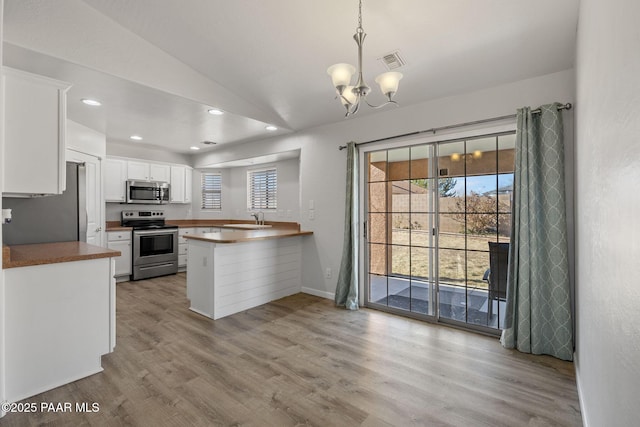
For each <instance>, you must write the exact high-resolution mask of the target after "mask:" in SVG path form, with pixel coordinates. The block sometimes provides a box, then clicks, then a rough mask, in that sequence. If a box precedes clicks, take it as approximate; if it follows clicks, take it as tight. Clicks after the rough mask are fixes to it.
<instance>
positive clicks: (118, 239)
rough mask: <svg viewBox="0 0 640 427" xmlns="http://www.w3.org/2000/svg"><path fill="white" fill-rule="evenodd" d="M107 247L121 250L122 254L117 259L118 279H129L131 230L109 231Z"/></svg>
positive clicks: (119, 280) (116, 274) (121, 280)
mask: <svg viewBox="0 0 640 427" xmlns="http://www.w3.org/2000/svg"><path fill="white" fill-rule="evenodd" d="M107 247H108V248H109V249H113V250H115V251H120V252H121V253H122V255H120V256H119V257H117V258H115V260H116V272H115V276H116V280H117V281H118V282H123V281H127V280H129V276H130V275H131V232H130V231H110V232H108V233H107Z"/></svg>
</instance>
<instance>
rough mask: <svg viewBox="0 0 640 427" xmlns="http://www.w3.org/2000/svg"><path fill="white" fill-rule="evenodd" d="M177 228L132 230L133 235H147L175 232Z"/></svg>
mask: <svg viewBox="0 0 640 427" xmlns="http://www.w3.org/2000/svg"><path fill="white" fill-rule="evenodd" d="M177 233H178V230H171V229H166V228H165V229H156V230H133V235H134V236H147V235H149V234H158V235H160V234H177Z"/></svg>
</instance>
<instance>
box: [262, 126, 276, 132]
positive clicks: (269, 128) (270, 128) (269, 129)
mask: <svg viewBox="0 0 640 427" xmlns="http://www.w3.org/2000/svg"><path fill="white" fill-rule="evenodd" d="M265 129H266V130H268V131H274V130H278V128H277V127H275V126H273V125H269V126H267V127H265Z"/></svg>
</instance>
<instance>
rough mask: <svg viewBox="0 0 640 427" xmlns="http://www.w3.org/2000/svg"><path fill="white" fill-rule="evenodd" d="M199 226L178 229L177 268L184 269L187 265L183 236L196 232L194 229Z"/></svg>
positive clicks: (185, 243)
mask: <svg viewBox="0 0 640 427" xmlns="http://www.w3.org/2000/svg"><path fill="white" fill-rule="evenodd" d="M198 229H199V228H180V229H178V268H180V269H184V268H186V267H187V258H188V254H187V248H188V245H187V239H185V238H184V236H188V235H193V234H196V230H198Z"/></svg>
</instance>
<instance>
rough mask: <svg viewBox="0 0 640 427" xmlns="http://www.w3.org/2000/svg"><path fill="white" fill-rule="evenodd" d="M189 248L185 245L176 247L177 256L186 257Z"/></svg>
mask: <svg viewBox="0 0 640 427" xmlns="http://www.w3.org/2000/svg"><path fill="white" fill-rule="evenodd" d="M188 249H189V246H188V245H187V244H186V243H182V244H180V245H178V255H186V254H187V252H188Z"/></svg>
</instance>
